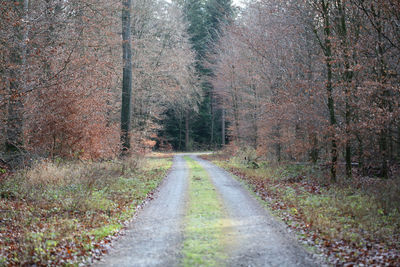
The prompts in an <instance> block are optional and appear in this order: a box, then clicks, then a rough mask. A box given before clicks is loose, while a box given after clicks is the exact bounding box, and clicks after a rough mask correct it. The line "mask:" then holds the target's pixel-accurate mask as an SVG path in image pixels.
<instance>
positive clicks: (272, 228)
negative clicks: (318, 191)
mask: <svg viewBox="0 0 400 267" xmlns="http://www.w3.org/2000/svg"><path fill="white" fill-rule="evenodd" d="M192 158H193V159H195V160H197V161H198V162H199V163H200V165H201V166H202V167H203V168H204V169H206V171H207V172H208V174H209V175H210V177H211V180H212V182H213V183H214V186H215V187H216V189H217V192H218V193H219V194H220V195H221V197H222V201H223V203H224V205H225V207H226V209H227V213H228V215H229V216H230V218H228V219H229V220H230V221H231V225H232V229H230V234H231V235H233V236H232V237H231V238H230V239H236V241H235V242H233V243H234V244H235V247H233V248H232V250H231V257H230V260H229V262H228V263H227V265H228V266H316V265H319V264H317V263H316V262H315V261H314V259H313V258H312V256H311V255H310V254H309V253H308V252H306V251H305V249H304V248H303V247H301V246H300V245H299V244H298V241H297V240H296V239H295V238H294V237H293V236H292V235H291V234H289V233H288V231H287V229H286V228H285V226H284V225H283V224H282V223H280V222H278V221H276V219H275V218H273V217H272V216H271V214H269V212H268V211H266V210H265V208H263V207H262V206H261V205H260V203H259V202H258V201H257V200H256V199H255V198H254V197H253V196H252V195H251V194H250V193H249V192H248V191H247V190H246V189H244V188H243V186H242V185H241V184H240V183H239V182H238V181H237V180H235V179H234V178H233V177H232V176H231V175H230V174H229V173H228V172H226V171H225V170H222V169H221V168H219V167H217V166H215V165H214V164H212V163H210V162H209V161H206V160H203V159H200V158H198V157H196V156H192Z"/></svg>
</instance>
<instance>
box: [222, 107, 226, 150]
mask: <svg viewBox="0 0 400 267" xmlns="http://www.w3.org/2000/svg"><path fill="white" fill-rule="evenodd" d="M221 112H222V119H221V121H222V125H221V128H222V130H221V133H222V136H221V138H222V146H225V137H226V135H225V109H224V108H222V111H221Z"/></svg>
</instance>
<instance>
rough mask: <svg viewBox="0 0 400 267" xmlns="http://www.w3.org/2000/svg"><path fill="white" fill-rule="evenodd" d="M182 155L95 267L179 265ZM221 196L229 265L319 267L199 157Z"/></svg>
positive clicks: (184, 172)
mask: <svg viewBox="0 0 400 267" xmlns="http://www.w3.org/2000/svg"><path fill="white" fill-rule="evenodd" d="M183 155H184V154H179V155H177V156H175V158H174V164H173V167H172V171H171V172H170V173H169V175H168V176H167V178H166V179H165V180H164V182H163V184H162V185H161V186H160V189H159V191H158V193H157V194H156V195H155V197H154V200H152V201H151V202H150V203H149V204H148V205H147V206H145V208H144V209H143V210H142V211H141V212H139V214H138V215H137V218H135V220H134V222H133V223H132V224H131V225H130V227H128V230H127V231H126V235H124V236H123V237H122V238H121V239H120V240H119V241H117V242H116V244H115V245H114V247H113V249H112V250H111V251H110V253H109V254H108V255H107V256H106V257H105V258H104V259H103V260H102V261H101V262H98V263H96V264H95V266H179V265H181V259H182V255H181V253H180V250H181V247H182V243H183V238H184V237H183V228H184V226H183V219H184V216H185V202H186V198H187V185H188V179H189V171H188V168H187V165H186V163H185V160H184V159H183ZM191 157H192V158H193V159H195V160H196V161H198V162H199V163H200V164H201V166H202V167H204V168H205V169H206V171H207V172H208V173H209V175H210V177H211V180H212V182H213V183H214V185H215V188H216V191H217V192H218V193H219V195H220V197H221V200H222V202H223V205H224V207H225V208H226V214H227V215H226V216H227V218H224V219H225V220H226V221H228V222H229V223H228V224H226V225H229V226H226V227H227V228H229V229H224V233H225V234H226V236H225V239H226V240H225V241H228V242H225V243H227V244H228V245H227V247H226V248H225V249H226V251H228V255H229V258H228V260H227V262H226V265H227V266H320V265H321V263H320V262H318V260H316V258H313V256H312V255H311V254H310V253H308V252H307V251H306V250H305V249H304V248H303V247H302V246H301V245H299V243H298V241H297V240H296V238H295V237H294V236H293V235H292V234H290V233H289V232H288V231H287V228H286V227H285V226H284V225H283V223H281V222H278V221H277V220H276V219H275V218H274V217H273V216H272V215H271V214H270V213H269V212H268V211H267V210H266V209H265V208H264V207H262V205H261V204H260V203H259V202H258V201H257V200H256V199H255V198H254V197H253V196H252V195H251V194H250V193H249V192H248V191H247V190H246V189H245V188H243V186H242V185H241V184H240V183H239V182H238V181H237V180H236V179H234V178H233V177H232V176H231V175H230V174H229V173H228V172H226V171H224V170H222V169H221V168H219V167H217V166H215V165H214V164H212V163H210V162H209V161H206V160H203V159H200V158H198V157H197V155H194V154H192V155H191Z"/></svg>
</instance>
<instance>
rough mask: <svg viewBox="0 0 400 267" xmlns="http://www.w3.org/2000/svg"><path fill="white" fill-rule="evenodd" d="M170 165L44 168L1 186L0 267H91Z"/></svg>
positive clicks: (160, 161)
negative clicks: (88, 265) (79, 265)
mask: <svg viewBox="0 0 400 267" xmlns="http://www.w3.org/2000/svg"><path fill="white" fill-rule="evenodd" d="M171 165H172V160H171V159H170V158H150V159H138V158H136V159H132V158H131V159H127V160H125V161H107V162H100V163H98V162H97V163H96V162H62V161H56V162H41V163H38V164H36V165H35V166H33V167H32V168H30V169H26V170H21V171H19V172H17V173H16V174H14V175H13V176H10V177H8V178H7V180H5V181H2V182H1V183H0V196H1V198H0V215H1V218H2V219H1V222H0V237H1V238H0V266H2V265H5V266H21V265H36V266H49V265H51V266H60V265H61V266H65V265H78V264H82V263H90V262H91V261H92V260H93V258H96V257H98V256H99V255H101V254H102V253H104V251H105V250H106V246H107V244H108V243H110V242H111V236H112V235H115V234H116V233H117V232H118V231H119V230H120V229H121V228H122V227H123V226H124V222H125V221H127V220H129V219H130V218H131V217H132V216H133V214H134V213H135V211H136V210H137V208H138V206H139V205H140V204H141V203H142V202H143V201H144V200H145V199H146V198H147V197H149V196H150V195H151V193H152V192H153V191H154V190H155V188H156V187H157V186H158V185H159V183H160V182H161V181H162V179H163V177H164V176H165V175H166V172H167V171H168V169H169V168H170V166H171Z"/></svg>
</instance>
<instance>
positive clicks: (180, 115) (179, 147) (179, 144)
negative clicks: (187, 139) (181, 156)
mask: <svg viewBox="0 0 400 267" xmlns="http://www.w3.org/2000/svg"><path fill="white" fill-rule="evenodd" d="M181 149H182V111H180V112H179V143H178V150H179V151H180V150H181Z"/></svg>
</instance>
